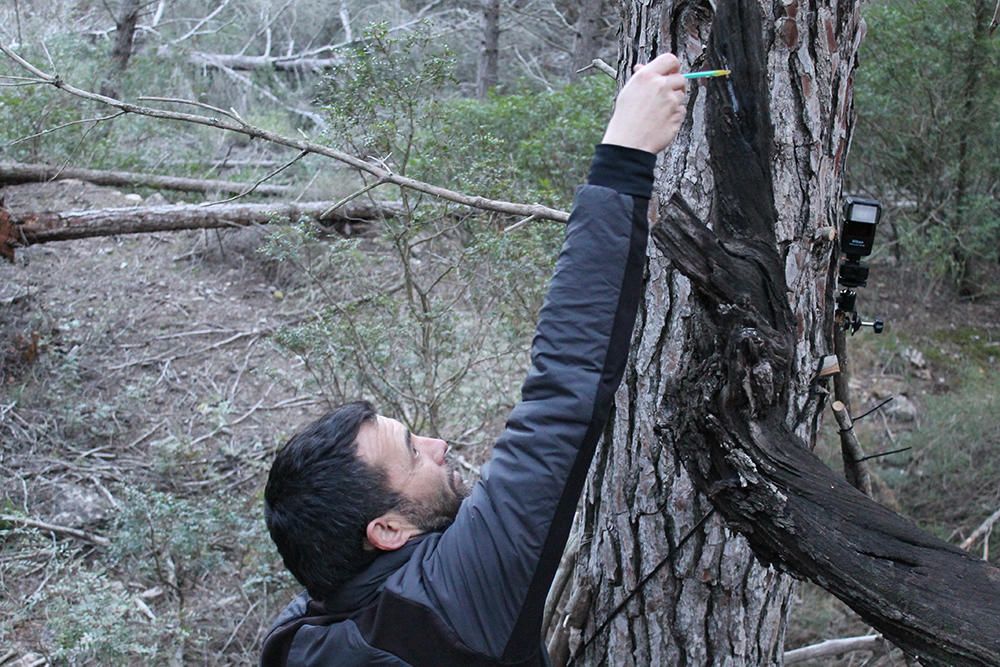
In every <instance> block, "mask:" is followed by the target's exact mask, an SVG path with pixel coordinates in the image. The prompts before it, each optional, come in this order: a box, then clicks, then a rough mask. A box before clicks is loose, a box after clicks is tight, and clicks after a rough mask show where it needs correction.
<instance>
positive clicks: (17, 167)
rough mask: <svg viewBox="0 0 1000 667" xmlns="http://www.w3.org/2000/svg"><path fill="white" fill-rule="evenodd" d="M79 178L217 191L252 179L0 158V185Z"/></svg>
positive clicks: (268, 190)
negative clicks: (95, 167)
mask: <svg viewBox="0 0 1000 667" xmlns="http://www.w3.org/2000/svg"><path fill="white" fill-rule="evenodd" d="M70 178H72V179H76V180H80V181H87V182H89V183H94V184H96V185H113V186H117V187H128V188H141V187H146V188H156V189H158V190H181V191H184V192H217V193H225V194H234V195H235V194H241V193H243V192H246V191H247V190H250V188H251V187H252V184H251V183H237V182H234V181H222V180H212V179H202V178H182V177H179V176H159V175H156V174H142V173H138V172H133V171H104V170H101V169H75V168H71V167H67V168H66V169H62V168H60V167H55V166H52V165H48V164H27V163H20V162H0V185H14V184H17V183H39V182H45V181H54V180H65V179H70ZM253 192H254V194H260V195H276V196H279V197H288V196H295V195H296V194H298V193H297V191H296V189H295V188H293V187H291V186H289V185H272V184H269V183H261V184H260V185H258V186H257V187H256V188H254V189H253Z"/></svg>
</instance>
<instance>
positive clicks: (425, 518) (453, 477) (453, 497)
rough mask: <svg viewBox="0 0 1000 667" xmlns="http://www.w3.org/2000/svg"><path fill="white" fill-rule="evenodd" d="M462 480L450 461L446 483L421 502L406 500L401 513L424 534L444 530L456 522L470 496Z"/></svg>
mask: <svg viewBox="0 0 1000 667" xmlns="http://www.w3.org/2000/svg"><path fill="white" fill-rule="evenodd" d="M460 480H461V478H460V477H459V476H458V474H457V470H456V468H455V464H454V463H453V462H452V461H449V462H448V471H447V475H446V476H445V481H444V482H442V484H441V486H440V487H439V488H438V489H436V490H435V492H434V493H433V494H432V496H431V497H430V498H428V499H425V500H421V501H416V500H409V499H407V500H404V501H403V502H402V503H400V505H399V507H398V511H399V513H400V514H402V515H403V516H404V517H406V519H407V520H408V521H409V522H410V523H412V524H413V525H414V526H416V527H417V528H419V529H420V530H422V531H424V532H427V533H431V532H437V531H441V530H444V529H445V528H447V527H448V526H450V525H451V524H452V523H453V522H454V521H455V517H456V516H458V510H459V509H460V508H461V507H462V501H463V500H465V499H466V498H467V497H468V495H469V488H468V487H467V486H466V485H465V483H464V482H462V481H460Z"/></svg>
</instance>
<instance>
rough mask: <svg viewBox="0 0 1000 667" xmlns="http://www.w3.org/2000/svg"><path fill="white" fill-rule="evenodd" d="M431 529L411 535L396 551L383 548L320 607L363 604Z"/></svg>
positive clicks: (347, 608)
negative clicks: (420, 533)
mask: <svg viewBox="0 0 1000 667" xmlns="http://www.w3.org/2000/svg"><path fill="white" fill-rule="evenodd" d="M433 534H434V533H424V534H423V535H417V536H416V537H413V538H411V539H410V540H409V541H408V542H407V543H406V544H404V545H403V546H402V547H400V548H399V549H396V550H395V551H384V552H382V553H381V554H379V555H378V557H376V558H375V560H374V561H372V563H371V565H369V566H368V567H367V568H365V569H364V570H363V571H362V572H361V573H360V574H358V575H357V576H355V577H354V578H353V579H350V580H348V581H347V583H345V584H344V585H343V586H341V588H340V590H338V591H337V593H336V594H335V595H334V596H333V598H331V599H330V600H328V601H327V602H326V604H325V605H323V607H324V608H325V610H326V612H327V613H330V614H339V613H350V612H353V611H356V610H358V609H361V608H362V607H366V606H368V605H369V604H371V603H372V602H374V600H375V598H376V597H378V594H379V593H380V592H381V591H382V588H383V587H384V586H385V582H386V580H387V579H388V578H389V577H390V576H392V574H393V573H394V572H396V570H398V569H399V568H401V567H402V566H403V565H405V564H406V562H407V561H409V560H410V557H411V556H413V552H414V550H415V549H416V548H417V547H418V546H419V545H420V543H421V542H423V541H424V540H426V539H427V538H428V537H430V536H431V535H433Z"/></svg>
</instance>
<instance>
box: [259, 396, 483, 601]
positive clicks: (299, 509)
mask: <svg viewBox="0 0 1000 667" xmlns="http://www.w3.org/2000/svg"><path fill="white" fill-rule="evenodd" d="M447 448H448V446H447V444H446V443H445V442H444V441H443V440H439V439H436V438H425V437H421V436H417V435H413V434H411V433H410V432H409V430H408V429H406V427H405V426H403V425H402V424H401V423H399V422H398V421H396V420H394V419H388V418H386V417H381V416H379V415H377V414H376V413H375V410H374V408H372V406H371V405H370V404H369V403H367V402H364V401H361V402H357V403H348V404H346V405H343V406H341V407H339V408H337V409H336V410H334V411H333V412H331V413H329V414H327V415H325V416H324V417H322V418H321V419H319V420H317V421H315V422H313V423H312V424H310V425H309V426H307V427H306V428H305V429H303V430H302V431H300V432H299V433H297V434H296V435H295V436H293V437H292V439H291V440H289V441H288V443H287V444H286V445H285V446H284V447H283V448H282V449H281V451H280V452H278V455H277V456H276V457H275V460H274V464H273V465H272V466H271V472H270V474H269V475H268V480H267V486H266V488H265V490H264V517H265V520H266V522H267V527H268V530H269V531H270V533H271V538H272V539H273V540H274V543H275V544H276V545H277V547H278V551H279V552H280V553H281V556H282V558H283V559H284V562H285V566H286V567H287V568H288V569H289V570H290V571H291V572H292V574H293V575H295V578H296V579H298V580H299V582H300V583H302V585H304V586H305V587H306V589H307V590H308V591H309V593H310V595H312V596H313V597H314V598H318V599H321V600H322V599H326V598H328V597H330V596H331V595H332V594H333V593H334V592H336V590H337V589H338V588H340V586H341V585H342V584H343V583H344V582H345V581H346V580H347V579H349V578H350V577H352V576H353V575H354V574H356V573H357V572H359V571H360V570H361V569H363V568H364V567H365V566H366V565H367V564H368V563H369V562H371V560H372V559H373V558H374V557H375V555H377V553H378V551H379V550H382V551H391V550H394V549H398V548H400V547H401V546H403V545H404V544H406V541H407V540H408V539H410V538H411V537H413V536H414V535H419V534H420V533H423V532H427V531H432V530H440V529H442V528H445V527H447V526H448V525H449V524H450V523H451V522H452V521H453V520H454V518H455V515H456V514H457V513H458V508H459V507H460V506H461V502H462V499H463V498H464V497H465V495H466V494H467V490H466V488H465V486H464V484H463V483H462V481H461V479H460V478H459V477H458V475H457V473H455V471H454V470H453V469H452V468H451V467H450V466H449V465H448V464H447V462H446V460H445V452H446V451H447Z"/></svg>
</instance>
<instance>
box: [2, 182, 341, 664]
mask: <svg viewBox="0 0 1000 667" xmlns="http://www.w3.org/2000/svg"><path fill="white" fill-rule="evenodd" d="M4 195H5V196H6V200H7V206H8V208H10V209H11V210H19V209H20V210H38V209H39V208H45V209H52V210H59V209H62V210H66V209H70V208H87V207H107V206H129V205H134V204H136V203H137V202H136V197H135V196H134V195H133V196H131V197H128V196H125V195H122V194H120V193H118V192H115V191H113V190H109V189H108V188H99V187H95V186H92V185H88V184H84V183H79V182H56V183H49V184H39V185H25V186H17V187H8V188H6V190H5V192H4ZM154 196H156V195H154ZM263 234H264V232H263V231H262V230H238V231H230V232H224V233H222V234H219V235H216V234H215V233H214V232H208V233H204V232H186V233H178V234H172V235H162V236H160V235H144V236H134V237H121V238H114V239H111V238H104V239H90V240H85V241H79V242H68V243H53V244H49V245H45V246H36V247H32V248H28V249H25V250H21V251H19V253H18V259H17V263H16V264H15V265H13V266H11V265H3V266H0V275H2V281H0V304H2V306H0V313H2V316H0V353H2V356H0V360H2V367H0V383H2V389H0V439H2V441H3V445H2V447H0V477H2V479H3V484H2V488H3V491H2V499H0V503H2V505H3V513H4V514H16V515H19V516H25V517H32V518H40V519H42V520H44V521H46V522H49V523H53V524H57V525H61V526H65V527H69V528H76V529H79V530H82V531H85V532H88V533H91V534H94V535H100V534H101V533H102V532H103V531H104V530H105V529H106V528H107V527H109V526H110V525H111V524H112V523H113V522H112V519H113V518H114V515H115V514H116V512H120V511H122V508H123V507H125V506H126V505H128V503H129V502H131V501H130V500H128V498H130V497H131V495H132V494H134V490H136V489H137V490H138V492H139V493H144V492H149V491H152V490H157V491H162V492H167V493H169V494H171V495H173V496H179V497H181V498H188V499H191V501H192V502H193V503H195V504H196V505H197V504H199V503H202V500H201V499H204V498H208V499H210V503H212V504H213V505H215V506H218V508H219V511H220V512H222V511H223V510H224V511H225V512H229V513H233V514H236V515H241V516H243V517H245V521H243V522H238V523H239V525H240V526H241V527H242V529H243V530H245V531H248V533H250V534H252V537H250V538H248V539H247V541H246V543H244V544H229V545H219V547H218V548H217V549H213V550H212V552H213V553H215V555H217V556H221V560H222V561H223V564H221V565H219V566H216V567H207V566H206V567H204V568H202V569H201V570H200V571H199V572H198V573H197V576H196V578H193V579H191V580H188V581H182V582H180V583H179V584H176V585H177V586H178V587H179V588H178V590H176V591H173V592H171V591H170V590H167V592H163V590H164V589H165V588H169V586H170V585H171V582H172V581H173V582H176V579H177V574H176V573H170V572H163V571H162V570H161V571H160V572H158V573H154V574H152V575H150V574H149V573H148V572H147V569H148V568H146V567H145V566H144V564H142V563H140V564H139V565H137V566H134V567H131V568H126V569H125V570H123V571H119V573H118V575H117V576H118V577H120V575H121V574H122V573H123V572H128V573H130V574H131V575H133V576H134V579H133V580H131V581H129V580H126V581H123V582H120V583H121V584H122V585H123V586H124V588H125V590H124V591H119V592H120V593H121V594H119V595H117V596H116V598H115V599H117V600H126V601H131V602H132V603H133V607H134V608H133V609H131V610H125V611H124V612H122V613H123V614H124V615H125V616H138V617H145V619H146V620H148V621H149V623H150V624H151V625H154V626H155V625H156V624H157V623H168V624H169V623H175V622H176V619H175V620H174V621H169V622H168V621H164V620H162V619H163V617H164V616H166V617H171V616H174V617H175V616H177V614H178V609H181V610H180V612H179V613H182V614H183V615H184V620H183V623H184V625H189V626H195V628H196V629H195V630H194V631H193V632H194V634H195V635H197V636H195V637H194V638H193V639H192V640H188V641H187V642H186V643H187V644H189V645H191V647H192V649H191V650H192V653H190V654H188V655H185V654H183V653H181V654H180V655H177V656H175V658H176V659H175V660H174V662H178V661H179V662H183V663H185V664H187V663H189V662H203V661H205V660H206V659H207V658H206V656H209V655H210V654H212V653H213V652H215V651H218V652H220V653H224V654H227V657H226V658H223V661H224V662H230V661H232V662H247V663H249V662H252V661H253V660H254V657H253V656H254V651H255V648H256V645H257V644H258V642H259V639H260V636H261V632H262V629H263V628H264V625H265V624H266V623H267V622H268V621H269V618H270V616H271V615H272V614H273V613H274V608H273V604H272V598H274V599H275V600H280V599H282V598H283V597H284V596H285V593H284V592H282V593H279V594H277V595H274V596H271V595H267V594H265V596H264V598H263V599H256V600H254V599H251V597H250V596H248V595H247V591H246V590H245V587H244V582H245V581H246V579H248V578H251V577H252V574H253V572H251V570H253V569H254V568H259V567H261V566H265V567H267V568H273V571H274V572H275V573H277V572H279V571H280V569H281V568H280V564H279V563H277V562H275V555H276V554H274V553H273V552H266V551H263V550H261V551H258V549H260V544H261V540H262V524H263V521H262V520H261V502H260V496H261V492H262V484H263V479H264V476H265V474H266V468H267V465H268V462H269V460H270V457H271V455H272V453H273V451H274V449H275V447H276V446H277V445H279V444H280V443H281V442H283V441H284V439H286V438H287V436H288V435H290V434H291V432H292V431H293V430H294V429H295V428H296V427H297V426H298V425H301V424H303V423H304V422H306V421H307V420H309V419H310V418H311V417H315V416H316V415H317V414H318V413H319V412H320V411H321V409H322V408H321V406H320V404H321V403H322V401H321V399H320V398H318V397H317V396H316V395H314V394H312V393H311V392H310V390H309V389H308V388H307V387H306V385H307V384H308V376H307V374H306V373H305V372H304V371H303V370H302V369H301V368H298V367H296V366H295V364H294V361H293V360H292V359H291V358H290V357H289V356H288V355H284V354H276V353H275V350H274V348H273V346H272V344H271V343H270V342H269V340H268V335H269V333H271V332H272V331H273V330H274V329H275V328H276V327H277V326H278V325H279V323H281V322H283V321H287V320H289V319H291V318H293V317H295V316H296V315H297V314H298V313H293V312H290V311H289V308H290V306H289V304H288V303H287V302H285V301H284V300H282V299H281V298H279V297H281V296H282V294H281V291H280V290H279V289H278V288H277V286H276V285H275V284H274V282H273V281H274V280H275V279H276V278H277V276H278V275H279V274H280V271H279V269H277V268H276V267H274V266H271V265H268V264H267V263H266V262H265V261H263V260H262V259H261V258H259V257H258V256H257V254H256V253H255V248H256V247H257V246H258V245H259V243H260V240H261V238H262V235H263ZM133 504H134V503H133ZM161 509H162V508H161ZM153 511H154V512H155V511H159V510H153ZM181 519H183V517H181ZM11 527H12V526H11V525H10V524H6V528H11ZM50 536H51V534H50ZM57 536H58V538H59V541H58V545H59V549H58V550H57V549H56V546H55V545H56V544H57V542H56V540H55V539H49V540H45V539H42V540H41V541H39V540H38V539H37V537H32V536H28V535H26V534H23V532H22V531H13V532H7V531H5V532H4V533H3V535H2V537H0V539H2V541H3V544H4V547H3V556H2V557H0V559H2V560H0V590H2V592H3V593H2V595H0V600H2V602H0V608H2V611H0V617H2V618H3V622H2V625H0V646H7V647H10V648H11V650H13V651H14V652H15V654H17V655H25V654H34V655H39V653H40V649H41V647H45V646H49V647H51V646H53V645H56V644H58V643H59V642H60V641H61V640H60V638H59V637H53V636H51V630H48V629H47V628H46V623H45V621H46V616H47V613H48V612H47V606H50V605H51V604H52V603H53V602H54V598H58V597H61V596H62V597H64V596H66V595H67V594H70V595H73V594H75V595H76V596H77V597H78V598H79V597H80V596H82V595H85V594H86V592H87V591H86V590H84V591H78V590H72V589H71V588H70V589H67V588H66V587H62V588H59V587H53V586H54V584H56V583H58V582H59V580H60V579H61V578H63V577H65V575H66V574H67V573H71V572H75V573H78V574H79V573H83V572H93V571H96V570H100V571H103V570H102V567H103V565H102V563H101V561H100V560H99V559H98V557H97V555H96V554H95V553H94V549H93V546H92V545H91V544H89V543H88V542H87V541H86V540H74V539H72V538H70V539H69V540H68V541H67V540H66V536H65V535H57ZM136 537H137V538H141V537H142V536H141V535H140V536H136ZM194 537H195V539H202V538H203V537H204V536H202V535H195V536H194ZM219 537H225V538H226V539H234V538H238V537H239V535H238V534H237V533H230V534H224V535H220V536H219ZM145 546H147V547H149V548H150V549H152V548H153V547H157V548H160V549H162V550H165V551H169V550H170V548H169V546H167V547H164V546H163V545H162V544H159V543H158V542H157V541H156V540H155V538H150V543H149V544H147V545H145ZM196 551H199V550H197V549H196ZM203 551H204V550H200V551H199V553H202V552H203ZM133 555H138V556H139V560H143V559H147V558H148V554H144V553H143V551H142V549H141V548H140V549H137V550H135V551H134V554H133ZM169 556H170V554H169V553H167V554H165V557H169ZM53 560H58V561H59V562H60V563H61V564H62V572H58V573H55V574H54V576H53V573H52V570H51V568H50V567H49V566H48V565H51V561H53ZM147 564H148V563H147ZM175 565H176V564H175ZM154 569H161V568H159V567H154ZM102 576H104V575H102ZM110 578H112V579H114V578H115V577H110ZM159 579H163V581H160V580H159ZM164 582H166V583H164ZM104 583H106V582H104ZM289 583H290V582H289V581H287V580H281V579H280V578H279V585H284V586H286V587H287V586H288V584H289ZM265 592H266V591H265ZM143 595H145V597H142V596H143ZM178 598H180V600H179V599H178ZM76 601H80V600H79V599H78V600H76ZM64 602H70V603H72V602H74V601H72V600H70V601H66V600H64ZM179 602H182V605H183V608H181V605H180V604H178V603H179ZM133 612H134V613H133ZM80 613H82V612H80ZM204 617H211V618H212V621H210V623H209V625H210V626H211V627H207V628H206V626H203V627H202V628H200V629H197V628H198V621H199V619H201V618H204ZM206 629H207V635H206V636H200V635H199V633H201V634H206V633H205V632H202V631H204V630H206ZM47 633H49V634H47ZM154 634H155V633H154ZM175 634H176V633H175ZM158 641H159V643H164V642H168V638H163V639H161V640H158ZM156 643H157V642H150V643H149V645H151V646H152V645H156ZM168 643H169V642H168ZM181 643H185V642H181ZM224 644H225V646H223V645H224ZM3 653H4V651H0V654H3ZM108 655H109V659H111V660H113V661H116V662H118V661H124V662H132V661H133V657H134V658H135V659H138V657H139V656H138V655H135V656H133V657H128V656H129V655H130V654H129V653H128V652H127V651H126V652H125V653H123V654H122V655H118V654H113V655H112V654H108ZM67 657H68V658H69V659H70V661H71V662H72V661H73V660H72V656H67ZM213 661H214V660H213ZM22 662H24V661H23V660H22ZM29 663H30V661H29V662H24V664H29Z"/></svg>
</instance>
